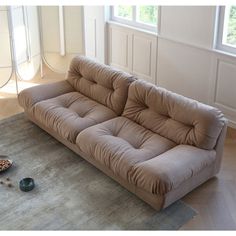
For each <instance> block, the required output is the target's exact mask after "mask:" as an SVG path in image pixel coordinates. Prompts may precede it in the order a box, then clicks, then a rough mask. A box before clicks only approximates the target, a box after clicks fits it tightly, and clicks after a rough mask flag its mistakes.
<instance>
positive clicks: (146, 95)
mask: <svg viewBox="0 0 236 236" xmlns="http://www.w3.org/2000/svg"><path fill="white" fill-rule="evenodd" d="M123 116H125V117H127V118H129V119H131V120H133V121H135V122H136V123H138V124H140V125H142V126H144V127H145V128H147V129H150V130H152V131H153V132H155V133H157V134H159V135H161V136H164V137H166V138H168V139H170V140H172V141H174V142H175V143H177V144H187V145H192V146H196V147H199V148H203V149H208V150H211V149H213V148H214V147H215V145H216V141H217V138H218V136H219V134H220V132H221V130H222V127H223V126H224V122H225V119H224V116H223V114H222V113H221V112H220V111H219V110H218V109H216V108H214V107H211V106H208V105H205V104H202V103H200V102H197V101H195V100H192V99H189V98H186V97H183V96H181V95H178V94H175V93H172V92H170V91H167V90H166V89H163V88H160V87H157V86H155V85H152V84H149V83H146V82H144V81H135V82H133V83H132V84H131V85H130V87H129V93H128V100H127V103H126V105H125V109H124V112H123Z"/></svg>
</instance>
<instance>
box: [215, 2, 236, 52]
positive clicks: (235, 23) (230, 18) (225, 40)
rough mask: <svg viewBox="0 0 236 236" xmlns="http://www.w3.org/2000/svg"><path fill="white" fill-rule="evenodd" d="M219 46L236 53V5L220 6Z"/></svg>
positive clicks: (223, 49) (221, 48)
mask: <svg viewBox="0 0 236 236" xmlns="http://www.w3.org/2000/svg"><path fill="white" fill-rule="evenodd" d="M217 48H218V49H220V50H222V51H226V52H229V53H233V54H236V5H231V6H230V5H228V6H225V7H220V11H219V28H218V38H217Z"/></svg>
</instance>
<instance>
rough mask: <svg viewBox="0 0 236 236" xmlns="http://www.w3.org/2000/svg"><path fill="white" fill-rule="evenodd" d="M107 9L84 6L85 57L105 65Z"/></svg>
mask: <svg viewBox="0 0 236 236" xmlns="http://www.w3.org/2000/svg"><path fill="white" fill-rule="evenodd" d="M105 27H106V22H105V7H104V6H84V39H85V55H86V56H89V57H92V58H93V59H95V60H97V61H99V62H101V63H105V61H106V59H105V53H106V47H105V43H106V35H105Z"/></svg>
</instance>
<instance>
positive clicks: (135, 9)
mask: <svg viewBox="0 0 236 236" xmlns="http://www.w3.org/2000/svg"><path fill="white" fill-rule="evenodd" d="M132 18H133V22H134V23H135V22H136V18H137V7H136V6H133V17H132Z"/></svg>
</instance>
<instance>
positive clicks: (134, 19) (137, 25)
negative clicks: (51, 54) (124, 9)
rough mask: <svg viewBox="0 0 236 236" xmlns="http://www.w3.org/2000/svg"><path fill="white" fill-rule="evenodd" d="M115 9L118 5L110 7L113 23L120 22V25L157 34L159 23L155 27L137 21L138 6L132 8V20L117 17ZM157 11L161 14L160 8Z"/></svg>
mask: <svg viewBox="0 0 236 236" xmlns="http://www.w3.org/2000/svg"><path fill="white" fill-rule="evenodd" d="M114 7H117V5H116V6H111V7H110V12H111V17H110V18H111V20H112V21H116V22H119V23H121V24H124V25H129V26H133V27H135V28H139V29H144V30H148V31H152V32H155V33H157V28H158V22H157V24H156V26H153V25H151V24H145V23H142V22H139V21H137V6H132V8H133V11H132V13H133V14H132V19H131V20H128V19H126V18H122V17H117V16H115V9H114ZM157 8H158V6H157ZM157 11H158V13H157V14H159V8H158V9H157ZM157 19H158V15H157ZM157 21H158V20H157Z"/></svg>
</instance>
